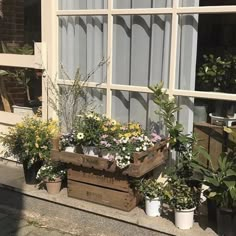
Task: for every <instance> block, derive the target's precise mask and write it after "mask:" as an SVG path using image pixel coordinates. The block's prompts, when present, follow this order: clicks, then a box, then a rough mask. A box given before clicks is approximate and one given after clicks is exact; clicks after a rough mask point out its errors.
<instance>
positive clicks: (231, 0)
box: [200, 0, 236, 6]
mask: <svg viewBox="0 0 236 236" xmlns="http://www.w3.org/2000/svg"><path fill="white" fill-rule="evenodd" d="M222 5H225V6H227V5H236V0H221V1H215V0H200V6H222Z"/></svg>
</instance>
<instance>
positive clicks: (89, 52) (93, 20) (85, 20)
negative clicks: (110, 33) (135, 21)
mask: <svg viewBox="0 0 236 236" xmlns="http://www.w3.org/2000/svg"><path fill="white" fill-rule="evenodd" d="M59 26H60V32H59V34H60V35H59V42H60V44H59V47H60V48H59V60H60V63H61V64H62V66H63V68H64V70H65V71H66V72H67V74H68V76H69V78H70V79H74V77H75V74H76V72H77V70H78V69H80V73H81V74H82V76H83V77H84V78H86V77H87V76H88V75H91V76H90V78H89V81H95V82H98V83H101V82H104V81H106V65H105V64H103V66H99V67H98V64H99V63H100V62H102V61H103V60H104V59H106V54H107V53H106V50H107V17H103V16H81V17H76V16H66V17H60V18H59ZM91 73H92V74H91Z"/></svg>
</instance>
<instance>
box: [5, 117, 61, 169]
mask: <svg viewBox="0 0 236 236" xmlns="http://www.w3.org/2000/svg"><path fill="white" fill-rule="evenodd" d="M57 133H58V127H57V123H56V122H55V121H43V120H42V119H40V118H37V117H26V118H24V120H23V121H22V122H20V123H17V124H16V126H15V127H12V128H10V129H9V132H8V133H7V134H1V136H0V142H1V143H2V144H3V146H5V147H6V148H7V151H6V152H5V155H15V156H16V157H18V159H19V161H20V162H21V163H23V162H25V161H26V162H27V163H28V167H30V166H31V165H32V164H33V163H35V162H37V161H40V160H42V161H45V160H48V159H49V157H50V150H51V147H52V143H51V139H52V137H54V136H55V135H56V134H57Z"/></svg>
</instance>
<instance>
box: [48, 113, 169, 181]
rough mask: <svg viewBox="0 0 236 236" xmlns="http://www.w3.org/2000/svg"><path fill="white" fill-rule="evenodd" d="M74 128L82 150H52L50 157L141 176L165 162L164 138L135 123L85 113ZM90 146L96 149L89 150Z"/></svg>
mask: <svg viewBox="0 0 236 236" xmlns="http://www.w3.org/2000/svg"><path fill="white" fill-rule="evenodd" d="M74 130H75V132H76V143H77V145H80V146H82V150H83V152H81V153H65V152H58V151H53V152H52V158H53V159H54V160H58V161H62V162H65V163H71V164H74V165H77V166H83V167H87V168H94V169H97V170H105V171H108V172H116V171H119V172H122V173H123V174H124V175H129V176H133V177H140V176H143V175H144V174H146V173H147V172H149V171H151V170H152V169H154V168H156V167H157V166H159V165H161V164H163V163H164V162H165V158H166V156H165V155H164V153H165V150H166V141H161V138H160V136H159V135H157V134H152V137H151V138H149V137H148V136H147V135H146V134H145V132H144V130H143V129H142V128H141V126H140V124H138V123H135V122H131V123H128V124H123V125H122V124H120V123H119V122H117V121H115V120H113V119H109V118H107V117H105V116H101V115H99V114H97V113H87V114H84V115H83V116H80V117H78V121H77V123H76V125H75V127H74ZM92 147H93V148H94V149H95V150H96V153H91V149H92ZM89 148H90V150H88V149H89ZM86 149H87V150H86Z"/></svg>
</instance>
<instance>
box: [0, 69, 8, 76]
mask: <svg viewBox="0 0 236 236" xmlns="http://www.w3.org/2000/svg"><path fill="white" fill-rule="evenodd" d="M5 75H8V72H7V71H5V70H0V76H5Z"/></svg>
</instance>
